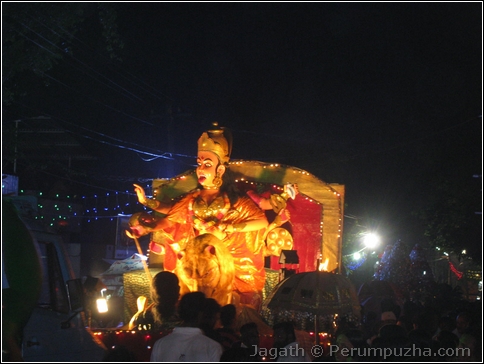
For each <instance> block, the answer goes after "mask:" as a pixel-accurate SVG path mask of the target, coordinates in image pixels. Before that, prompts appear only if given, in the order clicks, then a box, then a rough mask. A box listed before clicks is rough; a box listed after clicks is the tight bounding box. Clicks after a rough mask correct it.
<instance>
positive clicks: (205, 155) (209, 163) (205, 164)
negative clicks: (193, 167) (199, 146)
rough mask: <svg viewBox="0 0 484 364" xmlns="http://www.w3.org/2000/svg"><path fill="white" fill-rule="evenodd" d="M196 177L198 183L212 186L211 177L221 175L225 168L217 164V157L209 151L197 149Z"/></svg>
mask: <svg viewBox="0 0 484 364" xmlns="http://www.w3.org/2000/svg"><path fill="white" fill-rule="evenodd" d="M197 165H198V166H197V177H198V183H200V184H201V185H202V186H204V187H211V186H213V179H214V178H215V176H216V175H217V170H218V173H219V176H220V177H222V175H223V172H224V171H225V168H223V166H221V165H219V160H218V157H217V155H216V154H215V153H212V152H209V151H199V152H198V156H197Z"/></svg>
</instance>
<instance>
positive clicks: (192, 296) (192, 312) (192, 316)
mask: <svg viewBox="0 0 484 364" xmlns="http://www.w3.org/2000/svg"><path fill="white" fill-rule="evenodd" d="M204 307H205V294H204V293H202V292H189V293H186V294H184V295H183V296H182V298H181V299H180V302H179V304H178V316H179V317H180V319H181V320H182V321H183V323H184V324H185V326H191V327H197V326H198V320H199V318H200V315H201V313H202V311H203V308H204Z"/></svg>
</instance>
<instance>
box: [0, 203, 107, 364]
mask: <svg viewBox="0 0 484 364" xmlns="http://www.w3.org/2000/svg"><path fill="white" fill-rule="evenodd" d="M28 197H29V198H23V197H18V196H9V197H4V198H3V199H2V205H3V206H2V225H3V227H2V341H3V344H5V345H6V346H7V347H8V348H9V350H8V351H7V353H5V352H4V353H3V354H2V359H4V355H10V356H11V357H12V356H13V358H16V359H20V358H18V356H21V360H24V361H31V362H38V361H48V362H54V361H60V362H64V361H82V362H89V361H102V359H103V357H104V355H105V352H106V348H105V346H104V345H103V344H102V342H101V341H100V340H98V339H96V338H95V336H94V335H93V334H92V332H91V330H90V328H89V327H88V323H87V319H86V315H85V312H84V292H83V285H82V281H81V279H80V278H78V277H75V276H74V272H73V270H72V268H71V264H70V260H69V257H68V256H67V254H66V252H65V249H64V245H63V241H62V238H61V237H60V236H59V235H58V234H55V233H53V232H49V231H48V230H47V229H46V228H45V227H44V226H43V224H40V223H39V222H37V221H36V220H35V218H34V216H29V214H27V213H25V211H33V210H35V208H30V209H29V206H28V205H29V204H31V205H32V204H34V203H35V204H36V203H37V202H36V199H35V198H34V197H32V196H28ZM30 207H33V206H30ZM15 302H17V304H16V303H15ZM2 361H3V360H2Z"/></svg>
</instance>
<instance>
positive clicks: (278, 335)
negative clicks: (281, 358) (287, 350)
mask: <svg viewBox="0 0 484 364" xmlns="http://www.w3.org/2000/svg"><path fill="white" fill-rule="evenodd" d="M273 329H274V344H273V346H274V347H275V348H283V347H284V346H286V345H287V344H290V343H292V342H294V341H296V333H295V332H294V324H293V323H292V322H288V321H285V322H279V323H277V324H275V325H274V327H273Z"/></svg>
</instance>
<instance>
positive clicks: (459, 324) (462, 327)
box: [455, 312, 471, 335]
mask: <svg viewBox="0 0 484 364" xmlns="http://www.w3.org/2000/svg"><path fill="white" fill-rule="evenodd" d="M470 322H471V318H470V315H469V314H468V313H467V312H461V313H459V314H458V315H457V319H456V321H455V327H456V329H457V331H458V332H459V334H461V335H462V334H463V333H464V332H465V331H466V330H467V329H468V328H469V325H470Z"/></svg>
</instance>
